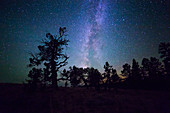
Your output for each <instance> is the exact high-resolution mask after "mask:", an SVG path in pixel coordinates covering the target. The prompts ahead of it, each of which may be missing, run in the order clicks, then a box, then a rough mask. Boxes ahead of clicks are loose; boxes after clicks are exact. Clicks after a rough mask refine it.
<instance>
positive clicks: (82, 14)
mask: <svg viewBox="0 0 170 113" xmlns="http://www.w3.org/2000/svg"><path fill="white" fill-rule="evenodd" d="M169 2H170V1H169V0H1V3H0V32H1V33H0V82H15V83H16V82H17V83H22V82H23V81H24V80H25V78H26V77H27V74H28V70H29V68H27V67H26V65H27V64H28V63H29V57H30V56H29V52H33V53H36V52H37V51H38V49H37V46H38V45H39V44H40V40H41V39H43V38H45V34H46V33H48V32H50V33H52V34H57V32H58V29H59V27H64V26H65V27H66V28H67V30H68V32H67V34H68V36H67V38H68V39H69V40H70V43H69V47H68V48H67V50H66V53H67V54H68V56H69V57H70V58H69V60H68V65H67V66H66V67H65V68H66V69H67V68H68V67H69V66H73V65H76V66H78V67H87V66H88V67H91V66H93V67H94V68H97V69H99V70H100V72H103V65H104V64H105V62H106V61H108V62H109V63H110V64H111V65H113V67H114V68H116V69H117V70H118V72H120V70H121V67H122V65H123V64H125V63H129V64H131V62H132V59H133V58H135V59H136V60H137V61H139V62H140V63H141V60H142V59H143V58H144V57H146V58H149V57H151V56H154V57H157V58H159V54H158V45H159V43H160V42H168V41H170V3H169Z"/></svg>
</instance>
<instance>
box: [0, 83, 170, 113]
mask: <svg viewBox="0 0 170 113" xmlns="http://www.w3.org/2000/svg"><path fill="white" fill-rule="evenodd" d="M169 106H170V91H160V90H159V91H156V90H133V89H112V90H111V91H104V90H101V91H95V90H94V89H86V88H58V90H56V91H54V90H46V91H44V92H42V91H37V92H35V93H28V92H25V91H24V90H23V86H22V85H17V84H0V113H170V107H169Z"/></svg>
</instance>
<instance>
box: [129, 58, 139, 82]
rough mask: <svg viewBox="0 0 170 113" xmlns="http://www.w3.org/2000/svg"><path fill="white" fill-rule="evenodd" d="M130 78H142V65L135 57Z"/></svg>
mask: <svg viewBox="0 0 170 113" xmlns="http://www.w3.org/2000/svg"><path fill="white" fill-rule="evenodd" d="M129 79H132V80H141V73H140V67H139V64H138V62H136V60H135V59H133V61H132V74H131V76H129Z"/></svg>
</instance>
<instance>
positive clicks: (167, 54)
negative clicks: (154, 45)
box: [159, 42, 170, 76]
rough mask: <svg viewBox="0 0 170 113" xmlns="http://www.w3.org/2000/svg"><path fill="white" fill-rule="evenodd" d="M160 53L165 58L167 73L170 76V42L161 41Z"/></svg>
mask: <svg viewBox="0 0 170 113" xmlns="http://www.w3.org/2000/svg"><path fill="white" fill-rule="evenodd" d="M159 53H160V57H161V58H163V62H164V65H165V70H166V72H167V75H168V76H170V42H168V43H165V42H164V43H160V45H159Z"/></svg>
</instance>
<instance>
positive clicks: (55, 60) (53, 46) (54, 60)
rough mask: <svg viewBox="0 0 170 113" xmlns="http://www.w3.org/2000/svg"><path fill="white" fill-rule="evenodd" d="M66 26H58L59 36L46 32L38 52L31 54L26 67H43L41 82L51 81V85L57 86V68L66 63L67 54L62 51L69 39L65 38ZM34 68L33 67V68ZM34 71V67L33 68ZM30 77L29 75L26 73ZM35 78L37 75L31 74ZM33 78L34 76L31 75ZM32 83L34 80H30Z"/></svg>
mask: <svg viewBox="0 0 170 113" xmlns="http://www.w3.org/2000/svg"><path fill="white" fill-rule="evenodd" d="M65 32H66V28H65V27H63V28H61V27H60V28H59V36H57V35H56V36H54V35H52V34H50V33H47V34H46V38H45V39H43V40H42V42H41V43H42V44H41V45H39V46H38V49H39V52H38V53H37V54H35V55H33V54H31V56H32V58H30V59H29V60H30V64H29V65H28V67H35V66H37V67H38V66H41V67H44V69H43V82H47V81H48V82H50V83H52V87H55V88H56V87H58V84H57V81H58V78H57V77H58V75H57V72H58V71H59V69H60V68H61V67H63V66H65V65H67V59H68V56H67V55H66V54H64V53H63V51H64V49H65V47H67V45H68V42H69V40H67V39H65V36H66V35H65ZM33 69H34V68H33ZM34 71H35V69H34ZM28 76H29V77H30V75H28ZM32 76H35V78H37V77H36V76H37V75H35V74H34V75H32ZM32 76H31V77H32ZM33 78H34V77H33ZM32 83H34V82H32Z"/></svg>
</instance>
